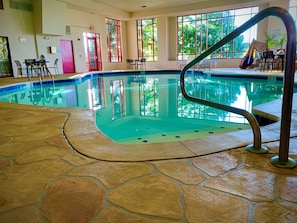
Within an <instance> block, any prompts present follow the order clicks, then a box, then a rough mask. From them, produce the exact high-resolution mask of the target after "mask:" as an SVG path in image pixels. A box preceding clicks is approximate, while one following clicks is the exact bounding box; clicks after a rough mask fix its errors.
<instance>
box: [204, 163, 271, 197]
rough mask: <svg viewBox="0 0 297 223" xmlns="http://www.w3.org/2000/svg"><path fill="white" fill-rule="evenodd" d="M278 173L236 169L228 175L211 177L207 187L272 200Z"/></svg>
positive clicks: (242, 195)
mask: <svg viewBox="0 0 297 223" xmlns="http://www.w3.org/2000/svg"><path fill="white" fill-rule="evenodd" d="M275 177H276V175H275V174H273V173H269V172H266V171H261V170H255V169H252V168H242V169H236V170H234V171H232V172H230V173H228V174H227V175H226V176H223V177H220V176H218V177H214V178H211V179H210V180H209V181H208V183H207V184H206V185H205V187H208V188H213V189H217V190H221V191H224V192H227V193H230V194H234V195H237V196H241V197H245V198H247V199H249V200H252V201H272V200H274V199H275V196H274V180H275Z"/></svg>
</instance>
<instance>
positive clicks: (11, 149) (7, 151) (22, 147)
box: [0, 141, 44, 156]
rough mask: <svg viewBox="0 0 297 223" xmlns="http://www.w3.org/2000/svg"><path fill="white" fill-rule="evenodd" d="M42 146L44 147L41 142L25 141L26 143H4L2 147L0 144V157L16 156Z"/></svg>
mask: <svg viewBox="0 0 297 223" xmlns="http://www.w3.org/2000/svg"><path fill="white" fill-rule="evenodd" d="M42 145H44V143H43V142H42V141H27V142H15V141H12V142H10V143H6V144H4V145H1V144H0V155H2V156H17V155H19V154H20V153H22V152H24V151H26V150H27V149H29V148H33V147H37V146H42Z"/></svg>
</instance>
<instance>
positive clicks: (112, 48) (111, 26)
mask: <svg viewBox="0 0 297 223" xmlns="http://www.w3.org/2000/svg"><path fill="white" fill-rule="evenodd" d="M105 22H106V35H107V48H108V59H109V62H117V63H121V62H122V59H123V58H122V38H121V21H120V20H115V19H110V18H106V19H105Z"/></svg>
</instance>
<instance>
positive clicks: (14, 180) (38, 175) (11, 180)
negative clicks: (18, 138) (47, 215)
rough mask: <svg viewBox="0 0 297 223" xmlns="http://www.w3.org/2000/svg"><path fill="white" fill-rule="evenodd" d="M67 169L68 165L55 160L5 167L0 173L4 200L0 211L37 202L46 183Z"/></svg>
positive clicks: (0, 188)
mask: <svg viewBox="0 0 297 223" xmlns="http://www.w3.org/2000/svg"><path fill="white" fill-rule="evenodd" d="M69 169H70V168H69V166H67V165H65V164H64V163H62V162H59V161H56V160H46V161H41V162H37V163H32V164H26V165H15V166H11V167H9V168H6V169H5V171H4V172H2V173H1V175H0V196H2V197H3V198H4V199H5V200H6V203H5V204H4V205H2V206H0V211H7V210H11V209H14V208H17V207H22V206H25V205H28V204H33V203H36V202H38V200H39V199H40V196H41V195H42V193H43V192H44V190H45V188H46V185H47V184H48V183H49V182H50V181H51V180H52V179H53V178H54V177H57V176H59V175H61V174H64V173H65V172H67V171H68V170H69Z"/></svg>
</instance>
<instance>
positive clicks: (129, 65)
mask: <svg viewBox="0 0 297 223" xmlns="http://www.w3.org/2000/svg"><path fill="white" fill-rule="evenodd" d="M126 62H127V64H128V68H131V67H132V68H134V67H136V62H134V60H133V59H126Z"/></svg>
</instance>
